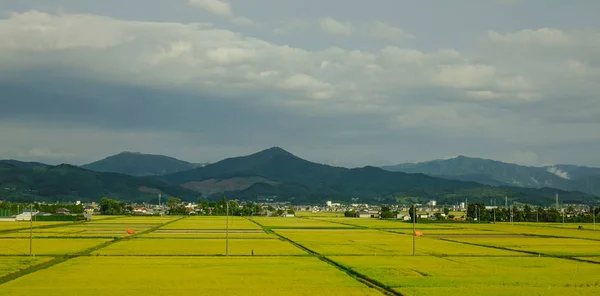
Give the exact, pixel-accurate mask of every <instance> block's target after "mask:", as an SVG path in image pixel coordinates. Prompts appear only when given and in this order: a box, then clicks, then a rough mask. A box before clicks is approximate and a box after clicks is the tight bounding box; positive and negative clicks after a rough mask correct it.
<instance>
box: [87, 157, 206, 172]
mask: <svg viewBox="0 0 600 296" xmlns="http://www.w3.org/2000/svg"><path fill="white" fill-rule="evenodd" d="M204 165H205V164H199V163H190V162H187V161H183V160H179V159H176V158H173V157H168V156H163V155H154V154H142V153H139V152H121V153H119V154H117V155H113V156H109V157H107V158H104V159H102V160H98V161H95V162H92V163H89V164H86V165H83V166H81V167H82V168H84V169H88V170H92V171H97V172H107V173H119V174H126V175H131V176H160V175H167V174H172V173H177V172H181V171H187V170H191V169H195V168H197V167H201V166H204Z"/></svg>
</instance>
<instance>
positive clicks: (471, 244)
mask: <svg viewBox="0 0 600 296" xmlns="http://www.w3.org/2000/svg"><path fill="white" fill-rule="evenodd" d="M439 240H442V241H447V242H453V243H459V244H464V245H470V246H477V247H484V248H490V249H497V250H504V251H511V252H518V253H524V254H529V255H535V256H538V257H547V258H556V259H564V260H571V261H577V262H585V263H592V264H600V262H595V261H590V260H584V259H579V258H574V257H575V256H560V255H551V254H544V253H539V252H535V251H527V250H517V249H511V248H506V247H500V246H490V245H484V244H476V243H469V242H461V241H455V240H451V239H447V238H440V239H439Z"/></svg>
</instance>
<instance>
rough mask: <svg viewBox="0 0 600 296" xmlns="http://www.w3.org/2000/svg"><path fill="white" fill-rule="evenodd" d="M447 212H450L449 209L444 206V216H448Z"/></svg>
mask: <svg viewBox="0 0 600 296" xmlns="http://www.w3.org/2000/svg"><path fill="white" fill-rule="evenodd" d="M448 214H450V209H449V208H444V215H446V217H448Z"/></svg>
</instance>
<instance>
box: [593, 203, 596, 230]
mask: <svg viewBox="0 0 600 296" xmlns="http://www.w3.org/2000/svg"><path fill="white" fill-rule="evenodd" d="M592 221H594V222H593V223H594V230H596V208H595V207H592Z"/></svg>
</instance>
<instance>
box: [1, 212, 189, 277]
mask: <svg viewBox="0 0 600 296" xmlns="http://www.w3.org/2000/svg"><path fill="white" fill-rule="evenodd" d="M181 219H183V217H181V218H179V219H176V220H173V221H171V222H167V223H165V224H160V225H157V226H156V227H154V228H151V229H148V230H146V231H143V232H140V233H138V234H134V235H131V236H129V237H123V238H118V239H114V240H112V241H107V242H104V243H101V244H99V245H96V246H93V247H91V248H89V249H87V250H84V251H82V252H79V253H74V254H71V255H66V256H61V257H56V258H55V259H54V260H50V261H48V262H44V263H42V264H38V265H35V266H30V267H28V268H25V269H23V270H19V271H17V272H13V273H11V274H8V275H5V276H3V277H0V285H2V284H5V283H7V282H10V281H12V280H16V279H18V278H20V277H22V276H25V275H28V274H30V273H34V272H36V271H38V270H42V269H46V268H50V267H52V266H55V265H57V264H60V263H63V262H65V261H67V260H69V259H71V258H77V257H80V256H89V255H90V254H91V253H92V252H94V251H97V250H99V249H102V248H104V247H107V246H109V245H112V244H114V243H116V242H119V241H123V240H129V239H132V238H133V237H136V236H138V235H143V234H147V233H150V232H152V231H155V230H157V229H159V228H160V227H162V226H164V225H167V224H170V223H173V222H175V221H179V220H181Z"/></svg>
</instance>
